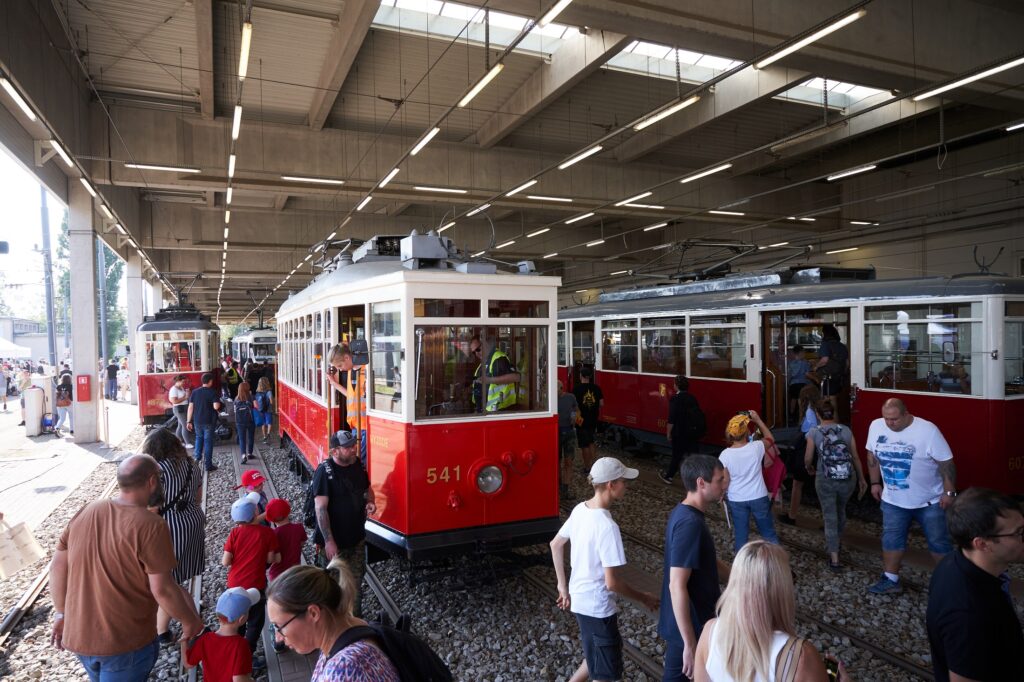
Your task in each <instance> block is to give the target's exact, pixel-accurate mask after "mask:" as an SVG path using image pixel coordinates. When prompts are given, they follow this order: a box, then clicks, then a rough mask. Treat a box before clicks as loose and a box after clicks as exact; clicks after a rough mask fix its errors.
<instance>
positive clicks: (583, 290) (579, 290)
mask: <svg viewBox="0 0 1024 682" xmlns="http://www.w3.org/2000/svg"><path fill="white" fill-rule="evenodd" d="M576 293H577V294H585V293H587V290H586V289H577V290H576Z"/></svg>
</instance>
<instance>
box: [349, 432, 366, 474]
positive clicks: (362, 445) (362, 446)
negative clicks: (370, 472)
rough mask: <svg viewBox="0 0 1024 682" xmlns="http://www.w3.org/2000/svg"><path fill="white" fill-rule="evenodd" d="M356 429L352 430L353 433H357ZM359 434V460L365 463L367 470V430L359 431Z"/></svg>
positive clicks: (364, 466)
mask: <svg viewBox="0 0 1024 682" xmlns="http://www.w3.org/2000/svg"><path fill="white" fill-rule="evenodd" d="M356 432H357V430H356V429H352V433H356ZM358 433H359V459H361V460H362V461H363V469H365V468H366V429H358Z"/></svg>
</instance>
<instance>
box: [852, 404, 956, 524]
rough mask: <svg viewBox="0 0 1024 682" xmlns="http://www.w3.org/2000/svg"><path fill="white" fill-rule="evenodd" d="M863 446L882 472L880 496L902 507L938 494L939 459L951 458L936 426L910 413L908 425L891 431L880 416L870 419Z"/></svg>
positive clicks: (918, 504)
mask: <svg viewBox="0 0 1024 682" xmlns="http://www.w3.org/2000/svg"><path fill="white" fill-rule="evenodd" d="M866 447H867V449H868V450H870V451H871V452H873V453H874V454H875V458H877V459H878V464H879V467H880V469H881V472H882V485H883V490H882V500H883V501H885V502H888V503H889V504H894V505H896V506H897V507H903V508H904V509H918V508H920V507H923V506H925V505H927V504H928V503H929V502H935V501H937V500H938V499H939V496H940V495H942V476H940V475H939V462H944V461H946V460H949V459H953V452H952V451H951V450H950V449H949V444H948V443H947V442H946V439H945V438H943V437H942V433H941V432H939V428H938V427H937V426H935V424H933V423H931V422H930V421H928V420H927V419H921V418H920V417H914V421H913V422H911V424H910V426H908V427H907V428H905V429H903V430H902V431H898V432H897V431H893V430H892V429H890V428H889V427H888V426H886V425H885V420H884V419H876V420H875V421H873V422H871V428H870V429H869V430H868V442H867V446H866Z"/></svg>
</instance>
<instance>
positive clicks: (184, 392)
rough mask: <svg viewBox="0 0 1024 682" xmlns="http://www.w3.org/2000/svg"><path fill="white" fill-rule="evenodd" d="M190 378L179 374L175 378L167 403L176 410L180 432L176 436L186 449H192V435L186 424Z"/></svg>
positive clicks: (175, 414) (168, 393)
mask: <svg viewBox="0 0 1024 682" xmlns="http://www.w3.org/2000/svg"><path fill="white" fill-rule="evenodd" d="M189 393H190V391H189V387H188V377H187V376H185V375H184V374H179V375H178V376H176V377H174V385H173V386H171V390H169V391H168V392H167V402H169V403H170V404H171V409H172V410H174V416H175V417H177V419H178V430H177V431H176V432H175V435H176V436H177V437H178V440H180V441H181V442H182V444H183V445H184V446H185V447H186V448H190V447H192V434H191V433H189V430H188V428H186V424H187V422H188V396H189Z"/></svg>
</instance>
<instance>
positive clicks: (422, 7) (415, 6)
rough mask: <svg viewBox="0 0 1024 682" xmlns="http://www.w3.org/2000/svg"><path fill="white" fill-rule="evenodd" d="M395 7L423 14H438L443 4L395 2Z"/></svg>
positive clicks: (434, 1) (412, 0)
mask: <svg viewBox="0 0 1024 682" xmlns="http://www.w3.org/2000/svg"><path fill="white" fill-rule="evenodd" d="M395 7H397V8H398V9H410V10H413V11H414V12H423V13H424V14H440V13H441V8H442V7H444V3H443V2H441V1H440V0H395Z"/></svg>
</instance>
